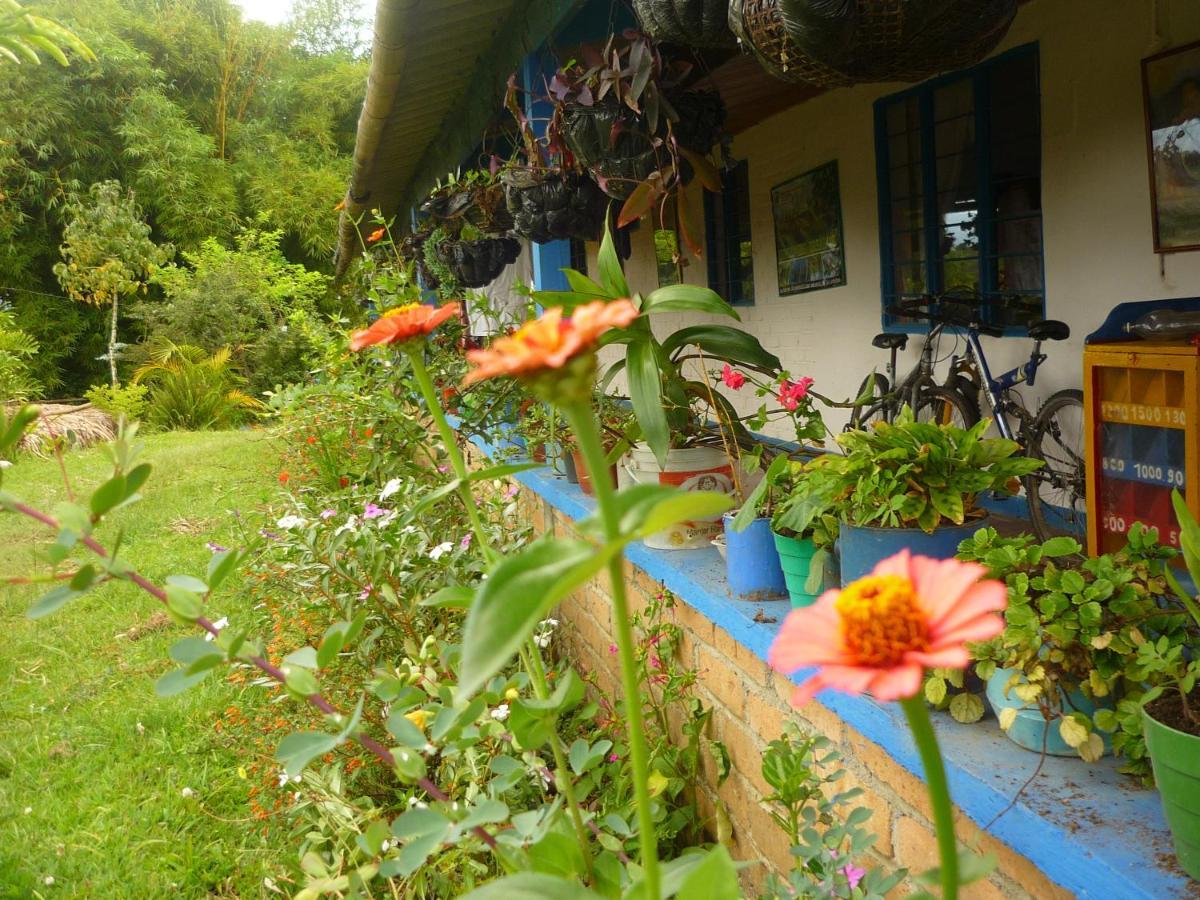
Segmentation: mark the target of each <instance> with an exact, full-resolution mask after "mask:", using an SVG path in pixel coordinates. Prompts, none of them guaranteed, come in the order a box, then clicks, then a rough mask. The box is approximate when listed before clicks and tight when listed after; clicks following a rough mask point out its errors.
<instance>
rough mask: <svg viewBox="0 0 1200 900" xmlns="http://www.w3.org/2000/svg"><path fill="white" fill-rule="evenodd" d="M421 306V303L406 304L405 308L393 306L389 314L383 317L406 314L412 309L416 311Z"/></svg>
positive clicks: (386, 313) (384, 314)
mask: <svg viewBox="0 0 1200 900" xmlns="http://www.w3.org/2000/svg"><path fill="white" fill-rule="evenodd" d="M420 305H421V304H420V303H406V304H404V306H393V307H392V308H391V309H389V310H388V311H387V312H385V313H383V317H384V318H387V317H388V316H398V315H400V313H406V312H408V311H409V310H410V309H416V308H417V307H418V306H420Z"/></svg>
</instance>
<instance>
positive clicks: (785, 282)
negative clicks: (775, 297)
mask: <svg viewBox="0 0 1200 900" xmlns="http://www.w3.org/2000/svg"><path fill="white" fill-rule="evenodd" d="M771 211H772V213H773V214H774V216H775V260H776V270H777V272H778V275H779V293H780V294H781V295H783V296H787V295H788V294H800V293H803V292H804V291H816V290H820V289H821V288H827V287H834V286H836V285H840V284H845V283H846V254H845V250H844V248H843V246H842V201H841V193H840V190H839V186H838V168H837V160H834V161H833V162H829V163H826V164H825V165H823V166H818V167H817V168H815V169H813V170H812V171H810V172H805V173H804V174H803V175H797V176H796V177H795V178H792V179H791V180H789V181H785V182H784V183H783V184H781V185H778V186H777V187H774V188H772V189H771Z"/></svg>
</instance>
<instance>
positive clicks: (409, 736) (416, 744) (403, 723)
mask: <svg viewBox="0 0 1200 900" xmlns="http://www.w3.org/2000/svg"><path fill="white" fill-rule="evenodd" d="M386 727H387V730H388V734H390V735H391V736H392V737H394V738H395V739H396V740H397V741H399V742H400V743H401V744H403V745H404V746H405V747H410V748H412V749H413V750H420V749H421V748H422V747H424V746H425V745H426V744H427V743H429V739H428V738H426V737H425V733H424V732H423V731H421V729H420V728H418V727H417V726H416V725H414V724H413V723H412V722H411V721H410V720H409V719H407V718H406V717H405V715H404V713H401V712H394V713H392V714H391V715H390V716H388V718H387V723H386Z"/></svg>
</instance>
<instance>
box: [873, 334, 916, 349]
mask: <svg viewBox="0 0 1200 900" xmlns="http://www.w3.org/2000/svg"><path fill="white" fill-rule="evenodd" d="M871 346H872V347H878V348H879V349H880V350H903V349H904V348H905V347H907V346H908V335H907V334H888V333H886V332H885V333H884V334H877V335H875V337H873V338H871Z"/></svg>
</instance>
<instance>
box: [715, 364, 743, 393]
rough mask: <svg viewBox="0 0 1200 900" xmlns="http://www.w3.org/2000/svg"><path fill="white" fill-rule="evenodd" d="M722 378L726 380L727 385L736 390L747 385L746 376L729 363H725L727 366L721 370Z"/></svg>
mask: <svg viewBox="0 0 1200 900" xmlns="http://www.w3.org/2000/svg"><path fill="white" fill-rule="evenodd" d="M721 380H722V381H723V382H725V387H727V388H732V389H733V390H735V391H738V390H741V389H742V388H743V387H745V385H746V376H745V375H743V374H742V373H741V372H739V371H737V370H736V369H732V368H730V366H729V363H725V368H723V369H722V370H721Z"/></svg>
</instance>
